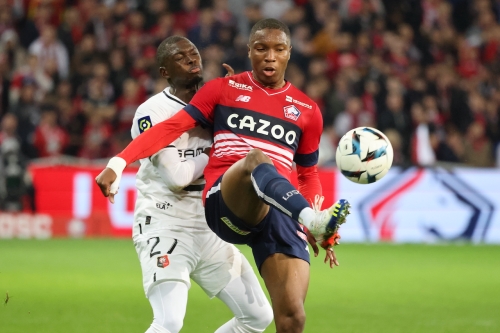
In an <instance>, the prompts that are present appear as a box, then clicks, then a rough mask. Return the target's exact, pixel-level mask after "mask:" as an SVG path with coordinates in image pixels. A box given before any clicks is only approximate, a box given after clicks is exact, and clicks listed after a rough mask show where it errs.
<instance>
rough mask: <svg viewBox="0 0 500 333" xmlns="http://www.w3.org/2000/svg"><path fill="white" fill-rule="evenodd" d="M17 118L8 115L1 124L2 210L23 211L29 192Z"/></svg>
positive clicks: (0, 175) (0, 193) (0, 187)
mask: <svg viewBox="0 0 500 333" xmlns="http://www.w3.org/2000/svg"><path fill="white" fill-rule="evenodd" d="M17 127H18V123H17V119H16V116H15V115H13V114H11V113H8V114H6V115H5V116H3V118H2V120H1V123H0V210H3V211H21V210H22V209H23V204H22V198H23V196H24V195H25V194H26V193H27V192H28V184H27V177H26V162H27V161H26V159H25V158H24V156H23V155H22V153H21V142H20V140H19V138H18V137H17V135H16V132H17Z"/></svg>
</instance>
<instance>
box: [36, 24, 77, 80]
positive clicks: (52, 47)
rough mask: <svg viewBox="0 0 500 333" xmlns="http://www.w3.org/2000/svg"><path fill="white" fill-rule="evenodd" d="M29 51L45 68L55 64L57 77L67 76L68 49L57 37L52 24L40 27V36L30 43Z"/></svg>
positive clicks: (64, 77)
mask: <svg viewBox="0 0 500 333" xmlns="http://www.w3.org/2000/svg"><path fill="white" fill-rule="evenodd" d="M29 52H30V53H31V54H34V55H36V56H38V59H39V63H40V64H41V65H42V66H43V68H44V69H45V70H47V69H49V66H54V65H55V66H56V67H57V74H58V78H61V79H66V78H68V76H69V55H68V51H67V50H66V48H65V47H64V45H63V44H62V43H61V42H60V41H59V40H58V39H57V34H56V29H55V28H54V27H53V26H50V25H46V26H44V27H43V28H42V29H41V33H40V38H38V39H36V40H35V41H34V42H33V43H32V44H31V45H30V47H29ZM49 70H50V69H49Z"/></svg>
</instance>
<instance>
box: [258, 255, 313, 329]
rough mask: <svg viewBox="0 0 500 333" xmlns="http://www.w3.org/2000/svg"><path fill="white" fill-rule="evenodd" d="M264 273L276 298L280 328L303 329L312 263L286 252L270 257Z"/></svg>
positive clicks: (274, 307) (275, 313) (274, 300)
mask: <svg viewBox="0 0 500 333" xmlns="http://www.w3.org/2000/svg"><path fill="white" fill-rule="evenodd" d="M261 275H262V278H263V279H264V282H265V284H266V287H267V290H268V292H269V296H270V297H271V300H272V307H273V311H274V320H275V322H276V326H277V328H278V331H280V329H282V330H284V331H289V329H290V327H295V329H293V328H292V330H291V332H301V331H302V328H301V327H299V326H303V325H304V322H305V311H304V302H305V299H306V295H307V288H308V285H309V263H308V262H306V261H304V260H302V259H299V258H295V257H291V256H288V255H286V254H282V253H276V254H274V255H272V256H269V257H268V258H267V259H266V260H265V261H264V263H263V264H262V267H261Z"/></svg>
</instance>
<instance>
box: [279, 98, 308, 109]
mask: <svg viewBox="0 0 500 333" xmlns="http://www.w3.org/2000/svg"><path fill="white" fill-rule="evenodd" d="M285 100H286V101H287V102H292V103H295V104H298V105H300V106H303V107H305V108H308V109H312V106H311V105H309V104H306V103H303V102H301V101H298V100H296V99H294V98H292V96H288V95H285Z"/></svg>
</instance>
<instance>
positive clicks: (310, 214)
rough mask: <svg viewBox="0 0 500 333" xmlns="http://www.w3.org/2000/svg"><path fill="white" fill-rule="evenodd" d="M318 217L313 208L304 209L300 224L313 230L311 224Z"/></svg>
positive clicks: (301, 213)
mask: <svg viewBox="0 0 500 333" xmlns="http://www.w3.org/2000/svg"><path fill="white" fill-rule="evenodd" d="M315 217H316V211H315V210H314V209H312V208H311V207H306V208H304V209H302V210H301V211H300V213H299V223H300V224H303V225H304V226H305V227H306V228H307V229H310V228H311V223H312V221H313V220H314V218H315Z"/></svg>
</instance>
